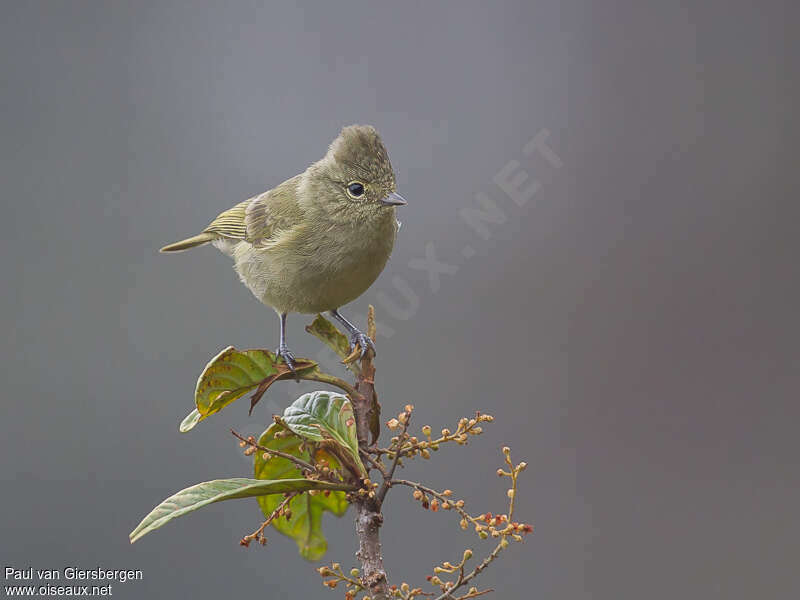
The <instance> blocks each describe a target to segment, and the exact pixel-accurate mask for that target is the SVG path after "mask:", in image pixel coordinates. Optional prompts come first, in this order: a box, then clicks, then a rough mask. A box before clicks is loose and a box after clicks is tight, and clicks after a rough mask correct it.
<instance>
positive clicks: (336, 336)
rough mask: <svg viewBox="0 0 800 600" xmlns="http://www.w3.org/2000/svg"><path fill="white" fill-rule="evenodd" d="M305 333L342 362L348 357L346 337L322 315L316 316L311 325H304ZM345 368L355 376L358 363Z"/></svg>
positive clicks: (348, 345) (347, 364) (348, 350)
mask: <svg viewBox="0 0 800 600" xmlns="http://www.w3.org/2000/svg"><path fill="white" fill-rule="evenodd" d="M306 331H307V332H308V333H310V334H311V335H313V336H314V337H315V338H317V339H318V340H320V341H321V342H322V343H324V344H325V345H326V346H328V348H330V349H331V350H333V351H334V352H335V353H336V354H337V355H338V356H339V358H341V359H342V360H344V359H345V358H347V357H348V356H349V355H350V341H349V340H348V339H347V336H346V335H344V334H343V333H342V332H341V331H339V330H338V329H337V328H336V326H335V325H334V324H333V323H331V322H330V321H328V319H326V318H325V317H323V316H322V315H317V317H316V318H315V319H314V322H313V323H311V325H306ZM345 366H346V367H347V368H348V369H350V370H351V371H352V372H353V373H354V374H356V375H358V374H359V372H360V369H359V368H358V361H353V362H350V363H346V364H345Z"/></svg>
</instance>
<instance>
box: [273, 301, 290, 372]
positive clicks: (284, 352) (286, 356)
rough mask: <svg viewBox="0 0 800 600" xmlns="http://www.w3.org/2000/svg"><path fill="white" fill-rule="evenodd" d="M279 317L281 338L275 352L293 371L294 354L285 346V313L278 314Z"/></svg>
mask: <svg viewBox="0 0 800 600" xmlns="http://www.w3.org/2000/svg"><path fill="white" fill-rule="evenodd" d="M280 318H281V339H280V342H279V344H278V349H277V350H276V352H275V354H276V355H277V356H278V358H282V359H283V360H284V362H286V365H287V366H288V367H289V369H291V371H292V373H294V354H292V352H291V350H289V348H287V347H286V313H283V314H282V315H280Z"/></svg>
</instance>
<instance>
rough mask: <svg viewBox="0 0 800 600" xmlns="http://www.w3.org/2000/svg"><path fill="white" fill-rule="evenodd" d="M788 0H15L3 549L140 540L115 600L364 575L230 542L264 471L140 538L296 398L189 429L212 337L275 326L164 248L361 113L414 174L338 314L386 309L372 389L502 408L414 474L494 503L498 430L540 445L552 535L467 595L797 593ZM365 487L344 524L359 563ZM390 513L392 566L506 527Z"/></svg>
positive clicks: (235, 286) (534, 459) (272, 330)
mask: <svg viewBox="0 0 800 600" xmlns="http://www.w3.org/2000/svg"><path fill="white" fill-rule="evenodd" d="M799 12H800V11H799V10H798V8H797V6H796V5H795V4H793V3H789V2H763V3H759V4H758V5H756V4H754V3H751V2H743V1H742V2H740V1H722V0H712V1H709V2H704V3H696V4H693V3H686V2H684V3H665V2H641V1H639V2H634V1H632V0H626V1H623V0H618V1H609V2H602V3H598V2H592V1H590V0H540V1H536V2H521V1H520V2H512V1H508V2H492V3H486V2H412V1H409V2H403V3H374V2H336V3H324V4H323V3H312V2H293V3H260V2H226V3H215V2H199V1H193V2H120V1H111V2H97V1H95V2H80V1H76V0H73V1H70V2H38V1H34V2H4V3H3V9H2V13H3V18H2V19H1V20H0V86H2V94H1V95H0V103H2V113H1V116H0V139H1V140H2V143H0V174H1V175H2V182H3V194H2V196H3V208H4V215H5V218H4V219H3V224H4V226H3V234H2V235H1V236H0V244H2V252H0V268H1V269H2V271H1V273H2V283H3V293H2V297H1V298H0V302H1V303H2V304H1V305H0V315H2V316H0V319H2V331H3V337H4V339H5V343H4V344H3V347H2V360H0V370H1V371H0V377H2V387H3V392H2V398H3V399H2V404H1V405H0V406H1V407H2V413H0V477H1V478H2V483H0V485H1V486H2V495H0V540H1V541H0V564H2V565H3V566H4V567H5V566H14V567H17V568H26V567H34V568H40V569H43V568H54V569H63V568H64V567H68V566H77V567H79V568H94V567H97V566H101V567H103V568H116V569H142V570H143V572H144V580H143V581H139V582H131V583H127V584H119V585H115V586H114V596H115V597H119V598H169V597H191V598H196V599H201V598H218V597H220V596H223V595H224V596H227V597H230V596H231V595H236V596H239V597H246V596H248V595H250V594H253V595H256V594H257V595H259V597H264V598H318V597H319V598H326V597H329V598H335V597H340V596H341V594H342V592H341V590H337V591H335V592H330V591H326V590H325V589H324V588H323V587H322V586H321V585H320V579H319V577H318V575H317V574H316V573H315V572H314V571H313V568H314V567H316V566H319V564H308V563H305V562H304V561H303V560H302V559H301V558H300V557H299V556H298V555H297V552H296V549H295V546H294V543H293V542H292V541H290V540H288V539H286V538H283V537H281V536H279V535H277V534H273V535H270V536H269V537H270V543H269V544H268V546H267V547H266V548H264V549H262V548H260V547H255V548H250V549H243V548H241V547H239V545H238V540H239V538H240V537H241V536H242V535H243V534H245V533H248V532H249V531H252V530H253V529H254V528H255V527H256V526H257V525H258V524H259V523H260V521H261V519H260V513H259V511H258V508H257V505H256V502H255V501H254V500H241V501H237V502H228V503H221V504H216V505H214V506H212V507H209V508H207V509H205V510H204V511H202V512H198V513H195V514H193V515H191V516H188V517H185V518H182V519H179V520H177V521H175V522H173V523H171V524H169V525H168V526H167V527H165V528H164V529H161V530H159V531H157V532H156V533H154V534H151V535H149V536H147V537H146V538H144V539H143V540H141V541H140V542H138V543H137V544H135V545H133V546H131V545H129V543H128V533H129V532H130V531H131V529H133V527H134V526H135V525H136V524H137V523H138V522H139V520H140V519H141V518H142V517H143V516H144V515H145V514H146V513H147V512H148V511H149V510H150V509H151V508H152V507H153V506H154V505H155V504H156V503H158V502H159V501H161V500H162V499H163V498H165V497H166V496H168V495H170V494H172V493H173V492H175V491H177V490H178V489H181V488H183V487H186V486H188V485H191V484H193V483H196V482H200V481H205V480H208V479H213V478H218V477H231V476H248V475H249V474H250V462H249V460H248V459H245V458H244V457H243V456H242V455H241V452H240V449H239V448H238V446H237V445H236V443H235V440H233V439H232V438H231V436H230V434H229V433H228V429H229V428H230V427H235V428H237V429H238V430H240V431H242V432H245V433H253V434H258V433H260V431H261V430H262V429H263V428H264V427H265V425H266V424H267V423H269V422H270V416H271V413H272V412H278V411H280V410H282V408H283V407H284V406H285V405H287V404H288V403H289V402H291V400H292V399H294V398H295V397H296V396H297V395H298V394H300V393H301V392H303V391H306V390H307V389H308V387H307V386H298V385H296V384H294V383H287V384H283V385H281V386H279V387H276V388H273V389H272V390H270V392H269V394H268V395H267V397H265V399H264V401H262V403H261V404H260V405H259V406H258V407H257V409H256V411H255V412H254V414H253V416H252V417H248V416H247V402H246V401H245V402H241V403H238V404H235V405H233V406H231V407H229V408H228V409H226V410H225V411H224V412H223V413H221V414H219V415H216V416H214V417H213V418H211V419H209V420H208V421H205V422H203V423H201V424H200V425H199V426H198V427H197V428H196V429H195V430H194V431H192V432H191V433H189V434H185V435H182V434H179V433H178V430H177V426H178V423H179V422H180V420H181V419H182V418H183V417H184V416H185V415H186V414H187V413H188V412H189V411H190V410H191V409H192V393H193V390H194V384H195V380H196V377H197V376H198V374H199V373H200V371H201V369H202V368H203V366H204V365H205V364H206V362H207V360H208V359H209V358H210V357H211V356H213V355H214V354H215V353H217V352H218V351H219V349H221V348H222V347H224V346H226V345H229V344H230V345H235V346H237V347H239V348H248V347H266V348H273V347H274V346H275V345H276V343H277V336H278V330H277V319H276V318H275V316H274V314H273V313H272V312H271V311H270V310H269V309H267V308H265V307H264V306H262V305H261V304H259V303H258V302H257V301H256V300H255V299H254V298H253V297H252V296H251V295H250V293H249V292H248V291H247V290H246V289H245V288H244V287H243V286H242V285H240V284H239V282H238V280H237V277H236V274H235V273H234V271H233V269H232V268H231V263H230V261H229V259H228V258H226V257H224V256H223V255H221V254H220V253H218V252H217V251H216V250H214V249H213V248H210V247H209V248H201V249H198V250H194V251H192V252H190V253H186V254H182V255H176V256H164V255H159V254H158V253H157V249H158V248H159V247H160V246H162V245H163V244H165V243H167V242H171V241H174V240H177V239H181V238H183V237H186V236H188V235H190V234H194V233H196V232H197V231H199V230H200V229H202V228H203V227H204V226H205V225H206V224H207V223H208V222H209V221H210V220H211V219H212V218H213V217H214V216H216V215H217V214H218V213H219V212H220V211H221V210H223V209H225V208H228V207H229V206H232V205H233V204H234V203H236V202H239V201H241V200H243V199H245V198H248V197H250V196H252V195H254V194H256V193H259V192H261V191H263V190H265V189H268V188H270V187H272V186H274V185H276V184H278V183H280V182H281V181H283V180H284V179H286V178H288V177H290V176H292V175H294V174H295V173H297V172H300V171H301V170H303V169H304V168H305V167H306V166H307V165H308V164H309V163H311V162H313V161H315V160H317V159H318V158H319V157H321V156H322V155H323V153H324V152H325V149H326V147H327V144H328V143H330V141H331V140H332V139H333V138H334V137H335V136H336V135H337V133H338V131H339V129H340V128H341V127H342V126H343V125H347V124H350V123H369V124H372V125H375V126H376V127H377V128H378V130H379V131H380V132H381V133H382V135H383V138H384V141H385V143H386V145H387V148H388V150H389V154H390V156H391V159H392V162H393V165H394V167H395V170H396V172H397V175H398V191H399V192H400V193H401V194H403V195H404V196H405V197H406V198H407V199H408V201H409V206H408V207H407V208H404V209H402V211H401V214H400V219H401V221H402V222H403V227H402V230H401V232H400V236H399V239H398V243H397V246H396V249H395V252H394V254H393V256H392V259H391V261H390V263H389V266H388V267H387V269H386V270H385V272H384V273H383V275H382V276H381V278H380V279H379V280H378V281H377V282H376V283H375V285H374V286H373V287H372V288H371V289H370V290H369V291H368V292H367V293H366V294H365V295H364V296H363V297H362V298H361V299H360V300H359V301H357V302H355V303H354V304H353V305H351V306H348V307H346V308H345V310H344V312H345V314H347V315H350V316H353V317H354V318H355V319H356V320H358V321H359V322H360V323H361V324H363V315H364V314H365V313H366V307H367V305H368V304H369V303H372V304H374V305H375V307H376V310H377V316H378V320H379V322H380V323H379V328H380V332H379V338H378V340H377V344H378V349H379V352H378V363H377V364H378V380H377V385H378V390H379V393H380V398H381V401H382V403H383V408H384V417H385V418H389V417H391V416H392V415H395V414H397V412H398V411H399V410H400V409H401V408H402V407H403V405H405V404H406V403H408V402H411V403H413V404H415V405H416V407H417V410H416V412H415V419H416V425H417V426H421V425H423V424H424V423H429V424H431V425H432V426H433V427H434V429H435V430H438V429H439V428H441V427H444V426H449V427H452V426H453V425H454V423H455V422H456V421H457V419H458V418H459V417H460V416H463V415H470V414H471V413H472V412H473V411H474V410H476V409H477V410H482V411H486V412H490V413H492V414H494V416H495V417H496V421H495V423H494V424H493V425H491V426H487V427H486V433H485V435H484V436H483V437H481V438H478V439H477V440H475V442H474V443H471V444H470V445H469V446H468V447H466V448H465V449H461V448H450V449H446V450H443V451H442V452H440V453H439V454H438V455H437V456H436V460H435V461H431V462H424V463H414V464H412V465H410V466H409V467H408V468H407V469H406V470H405V471H404V475H405V476H407V477H409V478H416V479H420V480H422V481H425V482H428V483H430V484H432V485H434V486H438V487H440V488H444V487H448V488H451V489H453V490H455V492H456V493H457V494H458V495H459V496H465V497H467V498H468V499H469V501H470V506H471V507H472V508H473V509H474V510H475V511H476V512H477V511H481V512H482V511H484V510H490V511H494V512H498V511H499V510H501V509H502V507H503V506H504V505H505V487H506V485H505V483H503V482H502V481H500V480H498V479H497V478H496V477H495V475H494V471H495V469H496V468H497V467H498V466H499V465H500V464H501V460H502V455H501V453H500V448H501V447H502V446H503V445H505V444H508V445H510V446H512V448H513V452H514V454H513V455H514V457H515V459H517V460H526V461H527V462H528V464H529V467H528V470H527V471H526V473H525V474H524V477H523V479H522V480H521V488H520V497H519V503H518V510H519V517H520V518H521V519H523V520H525V521H530V522H533V523H534V525H535V533H534V534H533V535H532V536H529V537H528V538H527V539H526V541H525V543H524V545H522V546H513V547H512V548H511V550H510V551H509V552H508V553H507V554H506V555H505V556H504V557H503V558H502V560H499V561H497V562H496V563H495V564H494V565H493V566H492V568H491V569H489V570H488V571H486V573H485V574H484V575H483V576H482V577H481V578H480V580H479V582H480V587H481V588H485V587H491V588H494V589H495V590H496V591H497V594H496V596H495V597H497V598H537V599H538V598H554V599H555V598H558V599H582V598H595V599H609V600H611V599H619V598H631V599H633V598H642V597H646V598H651V599H660V598H664V599H667V598H669V599H671V598H675V597H682V598H704V599H705V598H743V599H744V598H748V599H749V598H753V597H758V598H781V599H783V598H790V597H796V596H797V595H798V594H799V593H800V579H798V575H797V559H798V555H799V553H800V542H798V540H799V539H800V524H799V522H798V516H797V506H798V504H799V503H800V476H799V475H798V460H799V459H800V456H799V455H798V451H799V450H800V442H798V436H797V424H798V417H800V407H799V406H798V384H800V369H799V367H800V349H799V347H798V337H800V327H798V323H799V321H798V317H797V309H798V305H800V284H799V283H798V268H797V254H798V250H799V249H800V241H799V240H798V231H797V230H798V223H800V210H799V209H798V202H797V201H798V191H799V186H798V183H797V176H796V172H797V166H798V150H797V147H798V146H797V144H798V139H799V136H798V133H800V132H798V121H797V117H796V112H795V110H796V107H797V105H798V100H800V97H799V95H798V67H800V62H799V61H798V58H797V57H798V50H800V48H798V40H797V36H796V24H797V22H798V17H800V14H798V13H799ZM792 32H794V33H792ZM537 136H538V137H537ZM534 139H535V142H534ZM526 150H527V151H526ZM509 181H511V182H512V183H511V184H509V183H508V182H509ZM498 182H499V183H500V184H501V185H498ZM504 182H506V183H504ZM503 186H505V187H506V188H507V189H510V188H509V186H511V187H514V188H518V189H519V190H521V191H517V192H514V191H513V190H512V193H511V195H509V193H507V191H504V190H503V189H502V187H503ZM482 194H483V195H485V196H482ZM476 195H477V198H476ZM486 198H489V200H488V202H489V205H490V206H491V205H492V204H493V205H494V207H496V208H493V210H491V211H488V213H487V214H488V216H487V215H484V216H483V217H476V213H475V212H470V209H476V210H477V209H479V208H480V207H481V206H484V208H483V209H482V210H484V211H485V206H486V202H487V200H486ZM515 198H516V200H517V201H516V202H515V201H514V199H515ZM481 199H483V200H481ZM481 201H483V202H484V204H483V205H482V204H481ZM465 209H467V210H466V213H465V212H464V211H465ZM465 215H466V218H465ZM432 264H435V265H437V266H436V267H435V268H433V267H431V266H430V265H432ZM443 265H444V266H443ZM311 318H312V317H310V316H298V315H293V316H291V317H290V319H289V335H290V337H289V340H290V343H291V344H290V345H291V348H292V349H293V350H294V351H295V352H296V353H297V354H298V355H307V356H311V357H314V356H316V355H317V353H318V351H319V347H320V345H319V343H318V342H317V341H316V340H315V339H313V338H312V337H311V336H309V335H307V334H305V333H304V332H303V326H304V324H305V323H308V322H310V321H311ZM332 368H333V369H337V368H338V367H336V366H334V367H332ZM339 374H344V371H343V370H340V371H339ZM352 516H353V515H352V513H348V515H346V516H345V517H343V518H341V519H336V518H333V517H331V516H330V515H327V516H326V517H325V521H324V529H325V532H326V534H327V536H328V539H329V552H328V555H327V557H326V558H328V559H329V560H338V561H340V562H341V563H342V564H343V565H344V566H345V567H347V568H349V567H350V566H352V565H353V564H355V559H354V558H353V553H354V551H355V549H356V543H355V537H354V535H353V522H352ZM385 516H386V523H385V527H384V530H383V535H384V540H385V544H384V554H385V561H386V567H387V569H388V571H389V574H390V577H391V580H392V581H393V582H395V583H399V582H400V581H403V580H405V581H409V582H410V583H412V584H422V585H425V582H424V577H425V575H426V574H428V573H430V570H431V568H432V567H433V565H434V564H435V563H436V562H438V561H441V560H454V559H457V558H458V557H460V555H461V552H462V550H463V548H465V547H472V548H473V549H474V550H475V551H476V553H478V552H481V553H484V552H488V551H489V549H490V547H491V546H490V543H489V542H485V543H483V544H481V543H480V541H479V540H477V538H475V537H474V535H472V534H471V533H469V532H463V531H461V530H460V529H459V527H458V519H457V518H455V517H454V516H453V515H450V514H448V513H442V512H439V513H437V514H432V513H430V512H426V511H423V510H421V509H420V508H419V506H418V505H417V504H416V503H414V502H413V501H412V500H411V498H410V494H408V492H407V491H404V490H397V491H395V492H393V493H392V494H391V495H390V496H389V500H388V502H387V504H386V506H385ZM5 583H8V582H5Z"/></svg>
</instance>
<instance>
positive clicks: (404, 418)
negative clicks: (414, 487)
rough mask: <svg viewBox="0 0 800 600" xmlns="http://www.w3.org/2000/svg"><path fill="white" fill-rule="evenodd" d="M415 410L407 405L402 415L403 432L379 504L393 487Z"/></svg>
mask: <svg viewBox="0 0 800 600" xmlns="http://www.w3.org/2000/svg"><path fill="white" fill-rule="evenodd" d="M413 409H414V407H413V406H411V405H410V404H407V405H406V410H405V412H404V413H402V415H400V416H401V417H402V419H401V421H402V423H403V430H402V431H401V432H400V435H399V437H398V438H397V443H396V444H394V445H393V446H394V449H395V453H394V460H392V466H391V467H389V472H388V473H384V479H383V485H382V486H381V489H380V490H378V504H379V505H382V504H383V499H384V498H385V497H386V492H388V491H389V488H390V487H392V477H394V472H395V470H396V469H397V464H398V463H399V462H400V456H401V455H402V452H400V448H402V447H403V444H404V443H405V441H406V436H407V435H408V433H407V432H408V426H409V425H410V424H411V411H412V410H413Z"/></svg>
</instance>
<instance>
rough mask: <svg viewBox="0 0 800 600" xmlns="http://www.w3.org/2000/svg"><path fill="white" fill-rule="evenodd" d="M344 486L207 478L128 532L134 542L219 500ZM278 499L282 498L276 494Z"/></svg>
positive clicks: (288, 481) (154, 510)
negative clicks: (209, 479) (173, 520)
mask: <svg viewBox="0 0 800 600" xmlns="http://www.w3.org/2000/svg"><path fill="white" fill-rule="evenodd" d="M343 488H346V486H345V485H344V484H336V483H328V482H325V481H313V480H310V479H279V480H269V479H265V480H261V479H247V478H244V477H238V478H235V479H215V480H213V481H206V482H204V483H198V484H197V485H193V486H192V487H188V488H186V489H185V490H181V491H180V492H178V493H177V494H174V495H172V496H170V497H169V498H167V499H166V500H164V501H163V502H162V503H161V504H159V505H158V506H156V507H155V508H154V509H153V510H151V511H150V514H148V515H147V516H146V517H145V518H144V519H142V522H141V523H139V525H138V526H137V527H136V529H134V530H133V531H132V532H131V534H130V539H131V543H133V542H135V541H136V540H138V539H139V538H140V537H142V536H144V535H146V534H148V533H150V532H151V531H153V530H154V529H158V528H159V527H161V526H162V525H165V524H166V523H168V522H169V521H171V520H172V519H176V518H178V517H181V516H183V515H185V514H187V513H190V512H192V511H195V510H197V509H198V508H202V507H203V506H206V505H208V504H212V503H214V502H221V501H222V500H233V499H235V498H250V497H253V496H264V495H265V494H283V493H285V492H303V491H306V490H312V489H317V490H341V489H343ZM279 498H282V497H281V496H279Z"/></svg>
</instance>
